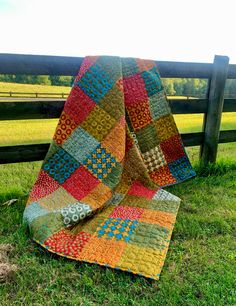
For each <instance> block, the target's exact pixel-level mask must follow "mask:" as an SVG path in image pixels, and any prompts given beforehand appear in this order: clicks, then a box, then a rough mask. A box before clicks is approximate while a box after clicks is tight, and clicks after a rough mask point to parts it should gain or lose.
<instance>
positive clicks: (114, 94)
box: [98, 85, 125, 121]
mask: <svg viewBox="0 0 236 306" xmlns="http://www.w3.org/2000/svg"><path fill="white" fill-rule="evenodd" d="M123 99H124V97H123V92H121V90H120V89H119V88H118V87H117V85H114V86H113V87H112V88H111V89H110V90H109V91H108V93H107V94H106V95H105V96H104V97H103V98H102V99H101V100H100V101H99V103H98V105H99V107H101V108H102V109H103V110H104V111H106V112H107V113H108V114H109V115H111V116H112V118H115V119H116V120H117V121H118V120H119V119H120V118H121V117H122V116H124V115H125V108H124V102H123Z"/></svg>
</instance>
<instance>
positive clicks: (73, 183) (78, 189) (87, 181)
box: [62, 166, 100, 200]
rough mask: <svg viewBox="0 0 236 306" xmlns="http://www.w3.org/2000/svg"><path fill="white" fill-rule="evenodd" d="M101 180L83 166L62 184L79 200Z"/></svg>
mask: <svg viewBox="0 0 236 306" xmlns="http://www.w3.org/2000/svg"><path fill="white" fill-rule="evenodd" d="M98 184H100V181H99V180H98V179H97V178H95V177H94V176H93V175H92V174H91V173H90V172H89V171H88V170H87V169H85V168H84V167H83V166H79V168H78V169H76V171H75V172H74V173H73V174H72V175H71V176H70V177H69V178H68V179H67V180H66V181H65V183H63V184H62V186H63V188H65V189H66V190H67V191H69V193H70V194H71V195H72V196H73V197H75V198H76V199H77V200H81V199H82V198H84V197H85V196H86V195H87V194H89V193H90V191H91V190H93V189H94V188H95V187H96V186H97V185H98Z"/></svg>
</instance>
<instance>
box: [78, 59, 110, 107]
mask: <svg viewBox="0 0 236 306" xmlns="http://www.w3.org/2000/svg"><path fill="white" fill-rule="evenodd" d="M98 75H99V76H100V78H99V79H98V78H97V76H98ZM114 82H115V80H113V79H112V78H111V77H110V75H109V74H108V73H107V72H106V71H105V70H103V69H102V68H101V67H100V66H99V65H96V62H95V64H94V65H92V66H91V67H90V69H88V70H87V71H86V72H85V74H84V75H83V76H82V78H81V79H80V80H79V81H78V83H77V85H78V86H79V87H80V88H81V89H82V90H83V91H84V92H85V93H86V94H87V95H88V96H89V97H90V98H91V99H92V100H93V101H94V102H96V103H98V102H99V101H100V100H101V99H102V98H103V97H104V96H105V94H106V93H107V92H108V91H109V90H110V89H111V88H112V86H113V84H114Z"/></svg>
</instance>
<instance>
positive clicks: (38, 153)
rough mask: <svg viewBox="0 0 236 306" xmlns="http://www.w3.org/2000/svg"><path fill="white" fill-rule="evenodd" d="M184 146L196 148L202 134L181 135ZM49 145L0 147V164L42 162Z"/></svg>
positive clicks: (201, 138)
mask: <svg viewBox="0 0 236 306" xmlns="http://www.w3.org/2000/svg"><path fill="white" fill-rule="evenodd" d="M181 136H182V139H183V142H184V145H185V146H196V145H199V144H200V143H201V141H202V140H203V133H202V132H200V133H189V134H182V135H181ZM48 148H49V143H45V144H30V145H18V146H5V147H0V164H6V163H19V162H25V161H36V160H43V159H44V157H45V155H46V153H47V151H48Z"/></svg>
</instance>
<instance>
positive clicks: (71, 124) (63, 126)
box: [53, 111, 77, 145]
mask: <svg viewBox="0 0 236 306" xmlns="http://www.w3.org/2000/svg"><path fill="white" fill-rule="evenodd" d="M76 127H77V124H76V123H75V121H74V120H73V119H72V118H71V117H70V116H69V115H68V114H66V113H65V112H64V111H63V112H62V114H61V117H60V119H59V122H58V125H57V128H56V132H55V134H54V136H53V140H55V142H56V143H57V144H58V145H61V144H62V143H63V142H64V141H65V140H66V139H67V138H68V137H69V136H70V135H71V133H72V132H73V131H74V130H75V129H76Z"/></svg>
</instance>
